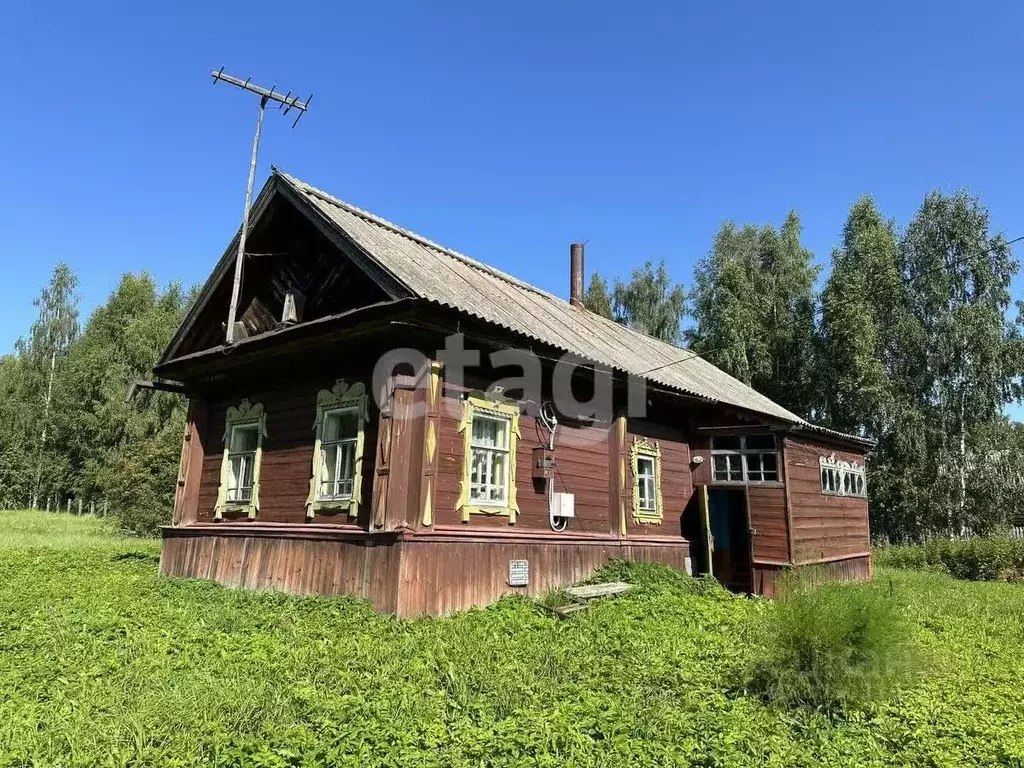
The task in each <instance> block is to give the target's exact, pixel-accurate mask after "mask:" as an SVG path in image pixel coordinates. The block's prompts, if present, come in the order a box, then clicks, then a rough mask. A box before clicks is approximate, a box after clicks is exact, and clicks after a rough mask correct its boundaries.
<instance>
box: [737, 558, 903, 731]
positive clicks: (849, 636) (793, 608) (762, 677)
mask: <svg viewBox="0 0 1024 768" xmlns="http://www.w3.org/2000/svg"><path fill="white" fill-rule="evenodd" d="M781 581H782V583H781V585H780V591H781V594H780V596H779V597H778V598H777V599H776V601H775V606H774V610H773V611H771V612H769V613H768V614H767V616H766V617H765V622H764V626H763V628H762V629H761V635H762V637H763V642H764V651H763V655H761V656H760V657H758V658H757V659H756V661H755V662H754V663H753V664H752V666H751V670H750V673H749V687H750V689H751V690H752V691H755V692H757V693H759V694H760V695H762V696H764V697H765V698H766V699H767V700H768V701H771V702H773V703H776V704H780V705H782V706H786V707H793V706H805V707H810V708H813V709H816V710H820V711H822V712H825V713H828V714H838V713H845V712H848V711H851V710H856V709H860V708H863V707H865V706H866V705H869V704H872V703H876V702H880V701H884V700H886V699H888V698H890V697H891V696H892V695H893V693H894V692H895V691H896V690H897V689H898V688H899V687H900V685H901V684H903V683H905V682H907V681H908V680H910V679H912V677H913V676H914V675H915V674H916V673H917V672H918V671H919V670H920V668H921V657H920V655H919V653H918V649H917V648H916V646H915V641H914V630H913V627H912V626H911V624H910V623H909V622H908V621H907V620H906V618H905V608H904V606H903V605H901V604H900V603H899V602H898V601H897V599H896V598H895V597H894V596H893V595H892V594H886V592H885V591H884V590H883V589H881V588H879V587H878V586H867V585H834V584H825V585H817V584H815V583H814V581H815V579H813V578H808V576H807V575H802V576H800V577H795V576H793V575H790V576H789V578H783V579H782V580H781Z"/></svg>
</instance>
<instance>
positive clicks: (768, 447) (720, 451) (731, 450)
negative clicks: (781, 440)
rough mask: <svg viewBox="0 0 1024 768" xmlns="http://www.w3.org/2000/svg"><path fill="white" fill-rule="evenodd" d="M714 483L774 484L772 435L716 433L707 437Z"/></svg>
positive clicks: (776, 458) (776, 459)
mask: <svg viewBox="0 0 1024 768" xmlns="http://www.w3.org/2000/svg"><path fill="white" fill-rule="evenodd" d="M711 466H712V473H713V477H714V479H715V481H716V482H732V483H743V482H746V483H776V482H778V481H779V455H778V452H777V449H776V445H775V436H774V435H719V436H716V437H713V438H711Z"/></svg>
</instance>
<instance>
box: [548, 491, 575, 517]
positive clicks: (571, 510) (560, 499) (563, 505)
mask: <svg viewBox="0 0 1024 768" xmlns="http://www.w3.org/2000/svg"><path fill="white" fill-rule="evenodd" d="M551 513H552V514H553V515H554V516H555V517H576V497H575V496H574V495H573V494H571V493H555V494H553V495H552V497H551Z"/></svg>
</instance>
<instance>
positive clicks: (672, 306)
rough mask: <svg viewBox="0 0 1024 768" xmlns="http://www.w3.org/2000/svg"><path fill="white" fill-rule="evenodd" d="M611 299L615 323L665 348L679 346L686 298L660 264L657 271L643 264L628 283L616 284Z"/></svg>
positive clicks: (662, 263) (650, 265)
mask: <svg viewBox="0 0 1024 768" xmlns="http://www.w3.org/2000/svg"><path fill="white" fill-rule="evenodd" d="M591 283H593V281H591ZM612 299H613V301H612V313H613V315H614V318H615V321H616V322H619V323H621V324H622V325H625V326H627V327H629V328H633V329H635V330H637V331H640V332H641V333H646V334H647V335H648V336H653V337H654V338H656V339H661V340H662V341H667V342H668V343H669V344H678V343H679V340H680V335H681V332H680V325H679V324H680V323H681V322H682V319H683V314H684V312H685V311H686V294H685V293H684V292H683V289H682V287H681V286H679V285H677V284H674V283H673V282H672V279H671V278H670V277H669V274H668V269H666V267H665V262H664V261H662V262H661V263H659V264H658V266H657V268H655V267H654V265H653V264H652V263H651V262H649V261H647V262H644V265H643V266H642V267H638V268H637V269H634V270H633V274H632V275H630V279H629V282H628V283H624V282H622V281H620V280H616V281H615V290H614V292H613V294H612Z"/></svg>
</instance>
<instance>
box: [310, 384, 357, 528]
mask: <svg viewBox="0 0 1024 768" xmlns="http://www.w3.org/2000/svg"><path fill="white" fill-rule="evenodd" d="M367 402H368V400H367V397H366V386H365V385H364V384H363V383H362V382H360V381H357V382H351V383H350V382H348V381H346V380H345V379H338V380H337V381H336V382H335V383H334V386H332V387H331V388H330V389H321V390H320V391H319V392H318V393H317V396H316V421H314V422H313V431H314V433H315V435H316V438H315V440H314V442H313V471H312V475H311V478H310V481H309V496H308V497H307V498H306V517H307V518H309V519H312V518H313V517H315V516H316V514H317V513H318V512H319V513H336V512H347V513H348V515H349V517H357V516H358V515H359V500H360V496H361V491H362V466H363V444H364V440H365V438H364V426H365V424H366V420H367V418H368V411H367Z"/></svg>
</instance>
